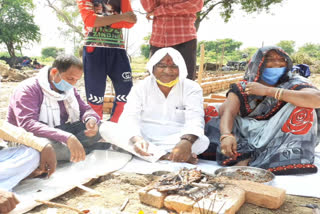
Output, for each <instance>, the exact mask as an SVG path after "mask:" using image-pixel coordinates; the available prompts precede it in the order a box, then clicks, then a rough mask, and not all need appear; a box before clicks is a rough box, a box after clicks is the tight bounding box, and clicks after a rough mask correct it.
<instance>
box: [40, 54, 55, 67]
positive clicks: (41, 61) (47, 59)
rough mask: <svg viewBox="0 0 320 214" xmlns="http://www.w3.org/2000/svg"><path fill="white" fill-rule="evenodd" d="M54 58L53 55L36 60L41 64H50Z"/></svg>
mask: <svg viewBox="0 0 320 214" xmlns="http://www.w3.org/2000/svg"><path fill="white" fill-rule="evenodd" d="M54 59H55V58H53V57H51V56H50V57H41V58H40V59H39V60H38V61H39V63H41V64H45V65H52V63H53V61H54Z"/></svg>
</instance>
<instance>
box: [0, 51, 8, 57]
mask: <svg viewBox="0 0 320 214" xmlns="http://www.w3.org/2000/svg"><path fill="white" fill-rule="evenodd" d="M3 56H4V57H8V58H9V57H10V55H9V53H8V52H0V57H3Z"/></svg>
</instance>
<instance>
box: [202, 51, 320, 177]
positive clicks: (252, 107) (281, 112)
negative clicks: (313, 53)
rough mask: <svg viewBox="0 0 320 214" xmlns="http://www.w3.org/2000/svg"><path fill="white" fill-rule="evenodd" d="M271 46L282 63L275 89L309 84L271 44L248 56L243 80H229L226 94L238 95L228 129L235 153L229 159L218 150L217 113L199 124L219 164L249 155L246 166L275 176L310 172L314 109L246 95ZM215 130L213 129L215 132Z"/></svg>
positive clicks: (314, 137) (315, 139)
mask: <svg viewBox="0 0 320 214" xmlns="http://www.w3.org/2000/svg"><path fill="white" fill-rule="evenodd" d="M270 50H275V51H277V52H278V53H279V54H280V55H282V56H283V57H285V59H286V60H287V62H288V66H287V71H286V74H285V75H284V76H283V77H281V78H280V80H279V84H278V85H277V86H276V87H278V88H285V89H291V90H301V89H302V88H315V87H314V86H312V84H311V83H310V82H309V81H308V80H307V79H306V78H304V77H301V76H299V75H293V74H292V73H291V72H289V71H290V70H291V67H292V62H291V60H290V58H289V56H288V55H287V54H286V53H285V52H284V51H282V50H281V49H279V48H277V47H265V48H261V49H259V50H258V51H257V53H256V54H255V55H254V56H253V57H252V60H251V61H250V63H249V65H248V68H247V70H246V73H245V76H244V80H243V81H240V82H239V83H237V84H232V85H231V89H230V90H229V92H228V93H234V94H236V95H237V96H238V98H239V100H240V115H239V116H238V117H237V118H236V119H235V121H234V124H233V130H232V133H233V134H234V135H235V137H236V139H237V152H238V154H237V157H236V159H235V160H234V159H231V158H228V157H226V156H224V155H223V154H222V153H221V150H220V140H219V138H220V130H219V129H220V118H218V117H213V118H212V119H211V120H210V121H209V122H208V123H207V124H206V127H205V134H206V135H207V136H208V138H209V140H210V143H211V144H214V145H216V146H217V154H216V158H217V161H218V163H219V164H220V165H223V166H231V165H234V164H236V163H238V162H239V161H241V160H245V159H249V158H250V162H249V166H254V167H260V168H264V169H268V170H270V171H272V172H273V173H275V174H278V175H284V174H286V175H288V174H303V173H315V172H317V167H316V166H315V165H313V162H314V152H315V147H316V146H317V145H318V144H319V140H318V136H320V135H319V124H318V122H319V110H318V109H317V110H314V109H309V108H301V107H296V106H293V105H292V104H287V103H285V102H283V101H278V100H276V99H275V98H273V97H262V96H255V95H247V94H246V93H244V91H245V88H246V85H247V83H248V82H259V81H260V77H261V74H262V71H263V70H264V66H265V62H264V58H265V55H266V54H267V52H268V51H270ZM217 132H218V133H219V134H217Z"/></svg>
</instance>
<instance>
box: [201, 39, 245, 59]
mask: <svg viewBox="0 0 320 214" xmlns="http://www.w3.org/2000/svg"><path fill="white" fill-rule="evenodd" d="M201 44H204V46H205V50H206V51H208V52H210V51H214V52H216V53H222V51H224V52H225V53H231V52H233V51H235V50H239V48H240V46H241V45H242V42H238V41H235V40H233V39H230V38H226V39H217V40H216V41H200V42H199V43H198V48H197V55H198V56H199V55H200V45H201Z"/></svg>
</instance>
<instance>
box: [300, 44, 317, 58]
mask: <svg viewBox="0 0 320 214" xmlns="http://www.w3.org/2000/svg"><path fill="white" fill-rule="evenodd" d="M298 52H300V53H306V54H307V55H309V56H310V57H312V58H315V59H317V60H319V59H320V44H313V43H306V44H304V45H303V46H302V47H300V48H299V50H298Z"/></svg>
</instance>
